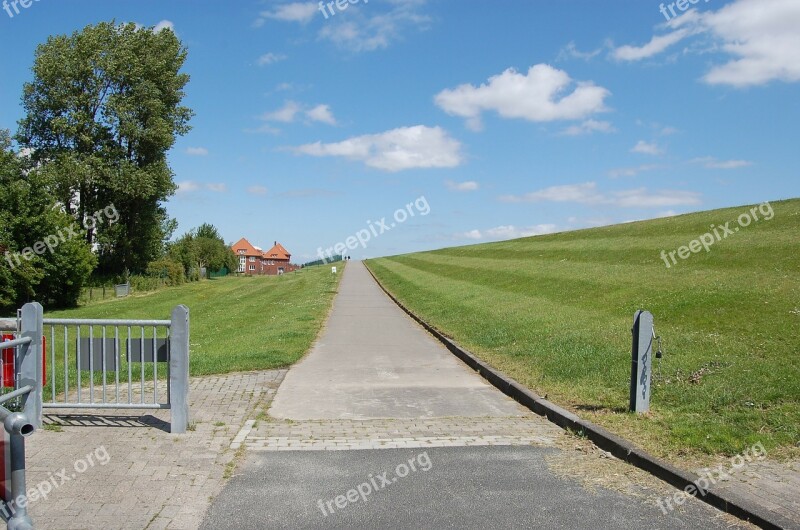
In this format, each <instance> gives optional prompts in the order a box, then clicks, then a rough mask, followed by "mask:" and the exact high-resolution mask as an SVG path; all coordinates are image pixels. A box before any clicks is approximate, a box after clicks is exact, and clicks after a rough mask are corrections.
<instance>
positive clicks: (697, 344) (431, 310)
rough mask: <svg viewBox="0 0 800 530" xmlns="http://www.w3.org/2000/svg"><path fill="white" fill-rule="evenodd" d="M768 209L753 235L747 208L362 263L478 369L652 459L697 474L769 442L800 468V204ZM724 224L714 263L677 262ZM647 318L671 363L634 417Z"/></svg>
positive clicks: (695, 257)
mask: <svg viewBox="0 0 800 530" xmlns="http://www.w3.org/2000/svg"><path fill="white" fill-rule="evenodd" d="M769 206H771V208H772V210H773V211H774V217H772V218H771V219H770V220H766V219H764V215H762V214H761V213H759V214H758V216H759V219H760V220H759V221H757V222H752V223H751V224H750V225H749V226H747V227H740V226H739V225H738V222H737V219H738V218H739V216H740V215H741V214H744V213H748V212H750V208H751V207H737V208H729V209H724V210H716V211H709V212H703V213H697V214H689V215H683V216H678V217H672V218H666V219H657V220H652V221H644V222H636V223H628V224H622V225H616V226H610V227H603V228H595V229H588V230H580V231H575V232H566V233H560V234H553V235H547V236H539V237H532V238H525V239H518V240H513V241H505V242H500V243H491V244H482V245H474V246H468V247H459V248H449V249H444V250H439V251H434V252H424V253H418V254H409V255H404V256H395V257H389V258H382V259H376V260H370V261H369V262H368V263H367V264H368V266H369V267H370V269H371V270H372V271H373V272H374V273H375V275H376V276H377V277H378V278H379V279H380V280H381V282H382V283H383V284H384V285H385V286H386V287H387V288H388V289H389V290H390V291H391V292H392V293H394V294H395V295H396V296H397V297H398V298H399V299H400V300H401V301H402V302H403V303H404V304H406V305H407V307H409V308H410V309H412V310H413V311H414V312H415V313H416V314H418V315H420V316H421V317H422V318H424V319H425V320H426V321H428V322H429V323H431V324H432V325H434V326H435V327H436V328H437V329H439V330H440V331H442V332H443V333H445V334H446V335H448V336H450V337H452V338H454V339H455V340H456V341H458V342H460V343H461V344H463V345H464V346H465V347H467V348H468V349H470V350H471V351H473V352H474V353H475V354H477V355H478V356H479V357H481V358H482V359H483V360H485V361H487V362H489V363H490V364H491V365H493V366H495V367H496V368H498V369H500V370H502V371H504V372H506V373H508V374H509V375H510V376H511V377H513V378H515V379H517V380H518V381H520V382H521V383H522V384H524V385H526V386H527V387H528V388H531V389H532V390H534V391H536V392H537V393H539V394H540V395H543V396H547V398H548V399H550V400H551V401H554V402H556V403H558V404H560V405H562V406H565V407H567V408H569V409H571V410H573V411H574V412H576V413H577V414H578V415H579V416H581V417H583V418H586V419H588V420H590V421H593V422H596V423H598V424H600V425H603V426H605V427H607V428H609V429H610V430H612V431H614V432H616V433H618V434H621V435H623V436H625V437H627V438H629V439H631V440H633V441H635V442H636V443H638V444H639V445H641V446H642V447H644V448H645V449H647V450H648V451H650V452H652V453H653V454H655V455H658V456H660V457H662V458H666V459H668V460H672V461H674V462H675V461H677V462H682V463H683V462H685V461H687V460H691V459H693V458H695V459H697V460H698V461H702V460H706V459H707V458H708V455H735V454H738V453H739V452H741V451H742V450H744V449H745V448H747V447H750V446H751V445H752V444H754V443H756V442H762V443H763V444H764V446H765V447H766V449H767V451H768V453H769V454H770V456H771V457H774V458H786V457H797V456H800V360H799V359H800V341H799V340H798V339H800V200H790V201H782V202H775V203H772V204H771V205H769ZM765 210H767V211H768V209H767V208H765ZM729 221H730V224H729V225H728V228H729V229H731V230H733V232H732V234H729V235H728V237H726V238H723V239H722V240H720V241H717V242H716V243H715V244H714V245H713V246H711V247H710V251H709V252H706V251H705V250H702V249H701V250H700V252H699V253H696V254H691V256H690V257H689V258H688V259H684V260H682V259H679V258H678V259H677V261H678V263H677V264H673V263H672V261H671V260H669V257H668V254H669V252H670V251H673V250H676V249H678V248H680V247H681V246H684V245H688V244H689V243H690V242H691V241H692V240H694V239H697V238H699V237H700V236H701V235H702V234H705V233H707V232H709V231H712V232H713V229H712V228H711V225H715V227H717V228H719V227H721V226H723V225H725V223H726V222H729ZM734 227H739V228H740V230H738V231H736V230H734ZM719 232H720V235H722V234H723V233H724V232H723V231H721V230H720V231H719ZM715 239H716V238H715ZM662 250H665V251H666V254H667V259H668V260H669V263H670V267H669V268H667V266H666V263H665V261H664V260H663V259H662V257H661V251H662ZM637 309H646V310H649V311H651V312H652V313H653V314H654V316H655V323H656V331H657V333H658V334H659V335H661V336H662V337H663V340H664V350H665V355H664V358H663V359H662V360H661V362H660V363H659V362H658V361H656V362H655V363H654V367H653V370H654V386H653V396H652V400H651V407H652V411H651V413H650V414H648V415H642V416H636V415H633V414H629V413H627V412H626V411H627V405H628V384H629V378H630V349H631V333H630V329H631V325H632V320H633V314H634V312H635V311H636V310H637Z"/></svg>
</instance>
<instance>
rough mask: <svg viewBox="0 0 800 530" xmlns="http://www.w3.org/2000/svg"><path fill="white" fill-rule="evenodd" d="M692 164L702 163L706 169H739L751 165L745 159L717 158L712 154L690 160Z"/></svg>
mask: <svg viewBox="0 0 800 530" xmlns="http://www.w3.org/2000/svg"><path fill="white" fill-rule="evenodd" d="M690 162H691V163H693V164H702V165H703V167H705V168H707V169H740V168H743V167H748V166H752V165H753V163H752V162H749V161H747V160H717V159H716V158H714V157H713V156H705V157H702V158H695V159H692V160H690Z"/></svg>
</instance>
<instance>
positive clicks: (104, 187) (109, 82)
mask: <svg viewBox="0 0 800 530" xmlns="http://www.w3.org/2000/svg"><path fill="white" fill-rule="evenodd" d="M186 55H187V52H186V49H185V48H184V47H183V45H182V44H181V42H180V41H179V40H178V38H177V37H176V36H175V34H174V33H173V32H172V31H171V30H169V29H164V30H160V31H158V32H155V31H154V30H153V29H152V28H141V27H137V26H136V25H135V24H132V23H128V24H119V25H118V24H116V23H115V22H102V23H99V24H97V25H90V26H87V27H86V28H84V29H83V30H82V31H80V32H76V33H74V34H72V35H70V36H66V35H59V36H52V37H50V38H49V39H48V40H47V42H46V43H45V44H42V45H40V46H39V47H38V49H37V51H36V58H35V62H34V65H33V81H31V82H30V83H27V84H25V86H24V90H23V106H24V109H25V111H26V116H25V118H23V119H22V120H21V121H20V123H19V131H18V133H17V141H18V142H19V144H20V145H21V146H23V147H25V148H28V149H30V150H31V153H32V158H33V162H34V163H36V164H37V165H40V166H41V168H42V172H43V173H44V174H45V175H46V176H47V178H48V179H50V181H51V182H52V189H53V193H54V194H55V196H56V197H57V199H58V201H59V202H60V203H61V204H63V205H65V209H66V211H67V213H68V214H70V215H71V216H72V217H73V219H74V220H75V221H76V222H78V223H81V222H82V221H83V219H85V218H86V217H88V216H90V215H92V213H93V212H95V211H97V210H100V209H103V208H105V207H107V206H108V205H110V204H114V205H115V206H116V208H117V210H118V211H119V213H120V220H119V222H118V223H116V224H114V225H104V226H99V227H98V228H97V229H95V230H89V231H87V233H86V241H87V242H88V243H89V244H97V245H98V253H99V260H100V272H101V273H103V274H114V273H120V272H122V271H123V270H130V271H132V272H144V271H145V270H146V268H147V264H148V263H149V262H151V261H153V260H155V259H157V258H159V257H160V255H161V253H162V251H163V247H164V242H165V241H166V240H167V239H169V237H171V233H172V232H171V231H172V230H173V229H174V222H173V221H171V220H170V219H169V218H168V216H167V212H166V209H165V208H164V207H163V202H164V201H165V200H166V199H167V198H168V197H169V196H170V195H172V194H173V193H174V191H175V189H176V187H175V184H174V182H173V173H172V170H171V168H170V167H169V164H168V162H167V157H166V154H167V152H168V151H169V149H170V148H172V146H173V145H174V143H175V139H176V136H178V135H183V134H186V133H187V132H188V131H189V129H190V127H189V125H188V123H189V120H190V118H191V116H192V111H191V110H190V109H189V108H187V107H184V106H182V105H181V101H182V100H183V98H184V87H185V86H186V84H187V83H188V81H189V76H188V75H186V74H183V73H181V72H180V70H181V68H182V66H183V64H184V62H185V60H186Z"/></svg>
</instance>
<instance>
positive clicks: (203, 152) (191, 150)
mask: <svg viewBox="0 0 800 530" xmlns="http://www.w3.org/2000/svg"><path fill="white" fill-rule="evenodd" d="M186 154H187V155H190V156H208V149H206V148H205V147H187V148H186Z"/></svg>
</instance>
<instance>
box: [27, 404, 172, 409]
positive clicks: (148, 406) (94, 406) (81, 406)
mask: <svg viewBox="0 0 800 530" xmlns="http://www.w3.org/2000/svg"><path fill="white" fill-rule="evenodd" d="M42 407H45V408H48V409H125V410H134V409H137V410H138V409H143V410H150V409H159V410H160V409H169V408H170V407H171V405H170V404H169V403H80V402H78V403H42Z"/></svg>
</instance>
